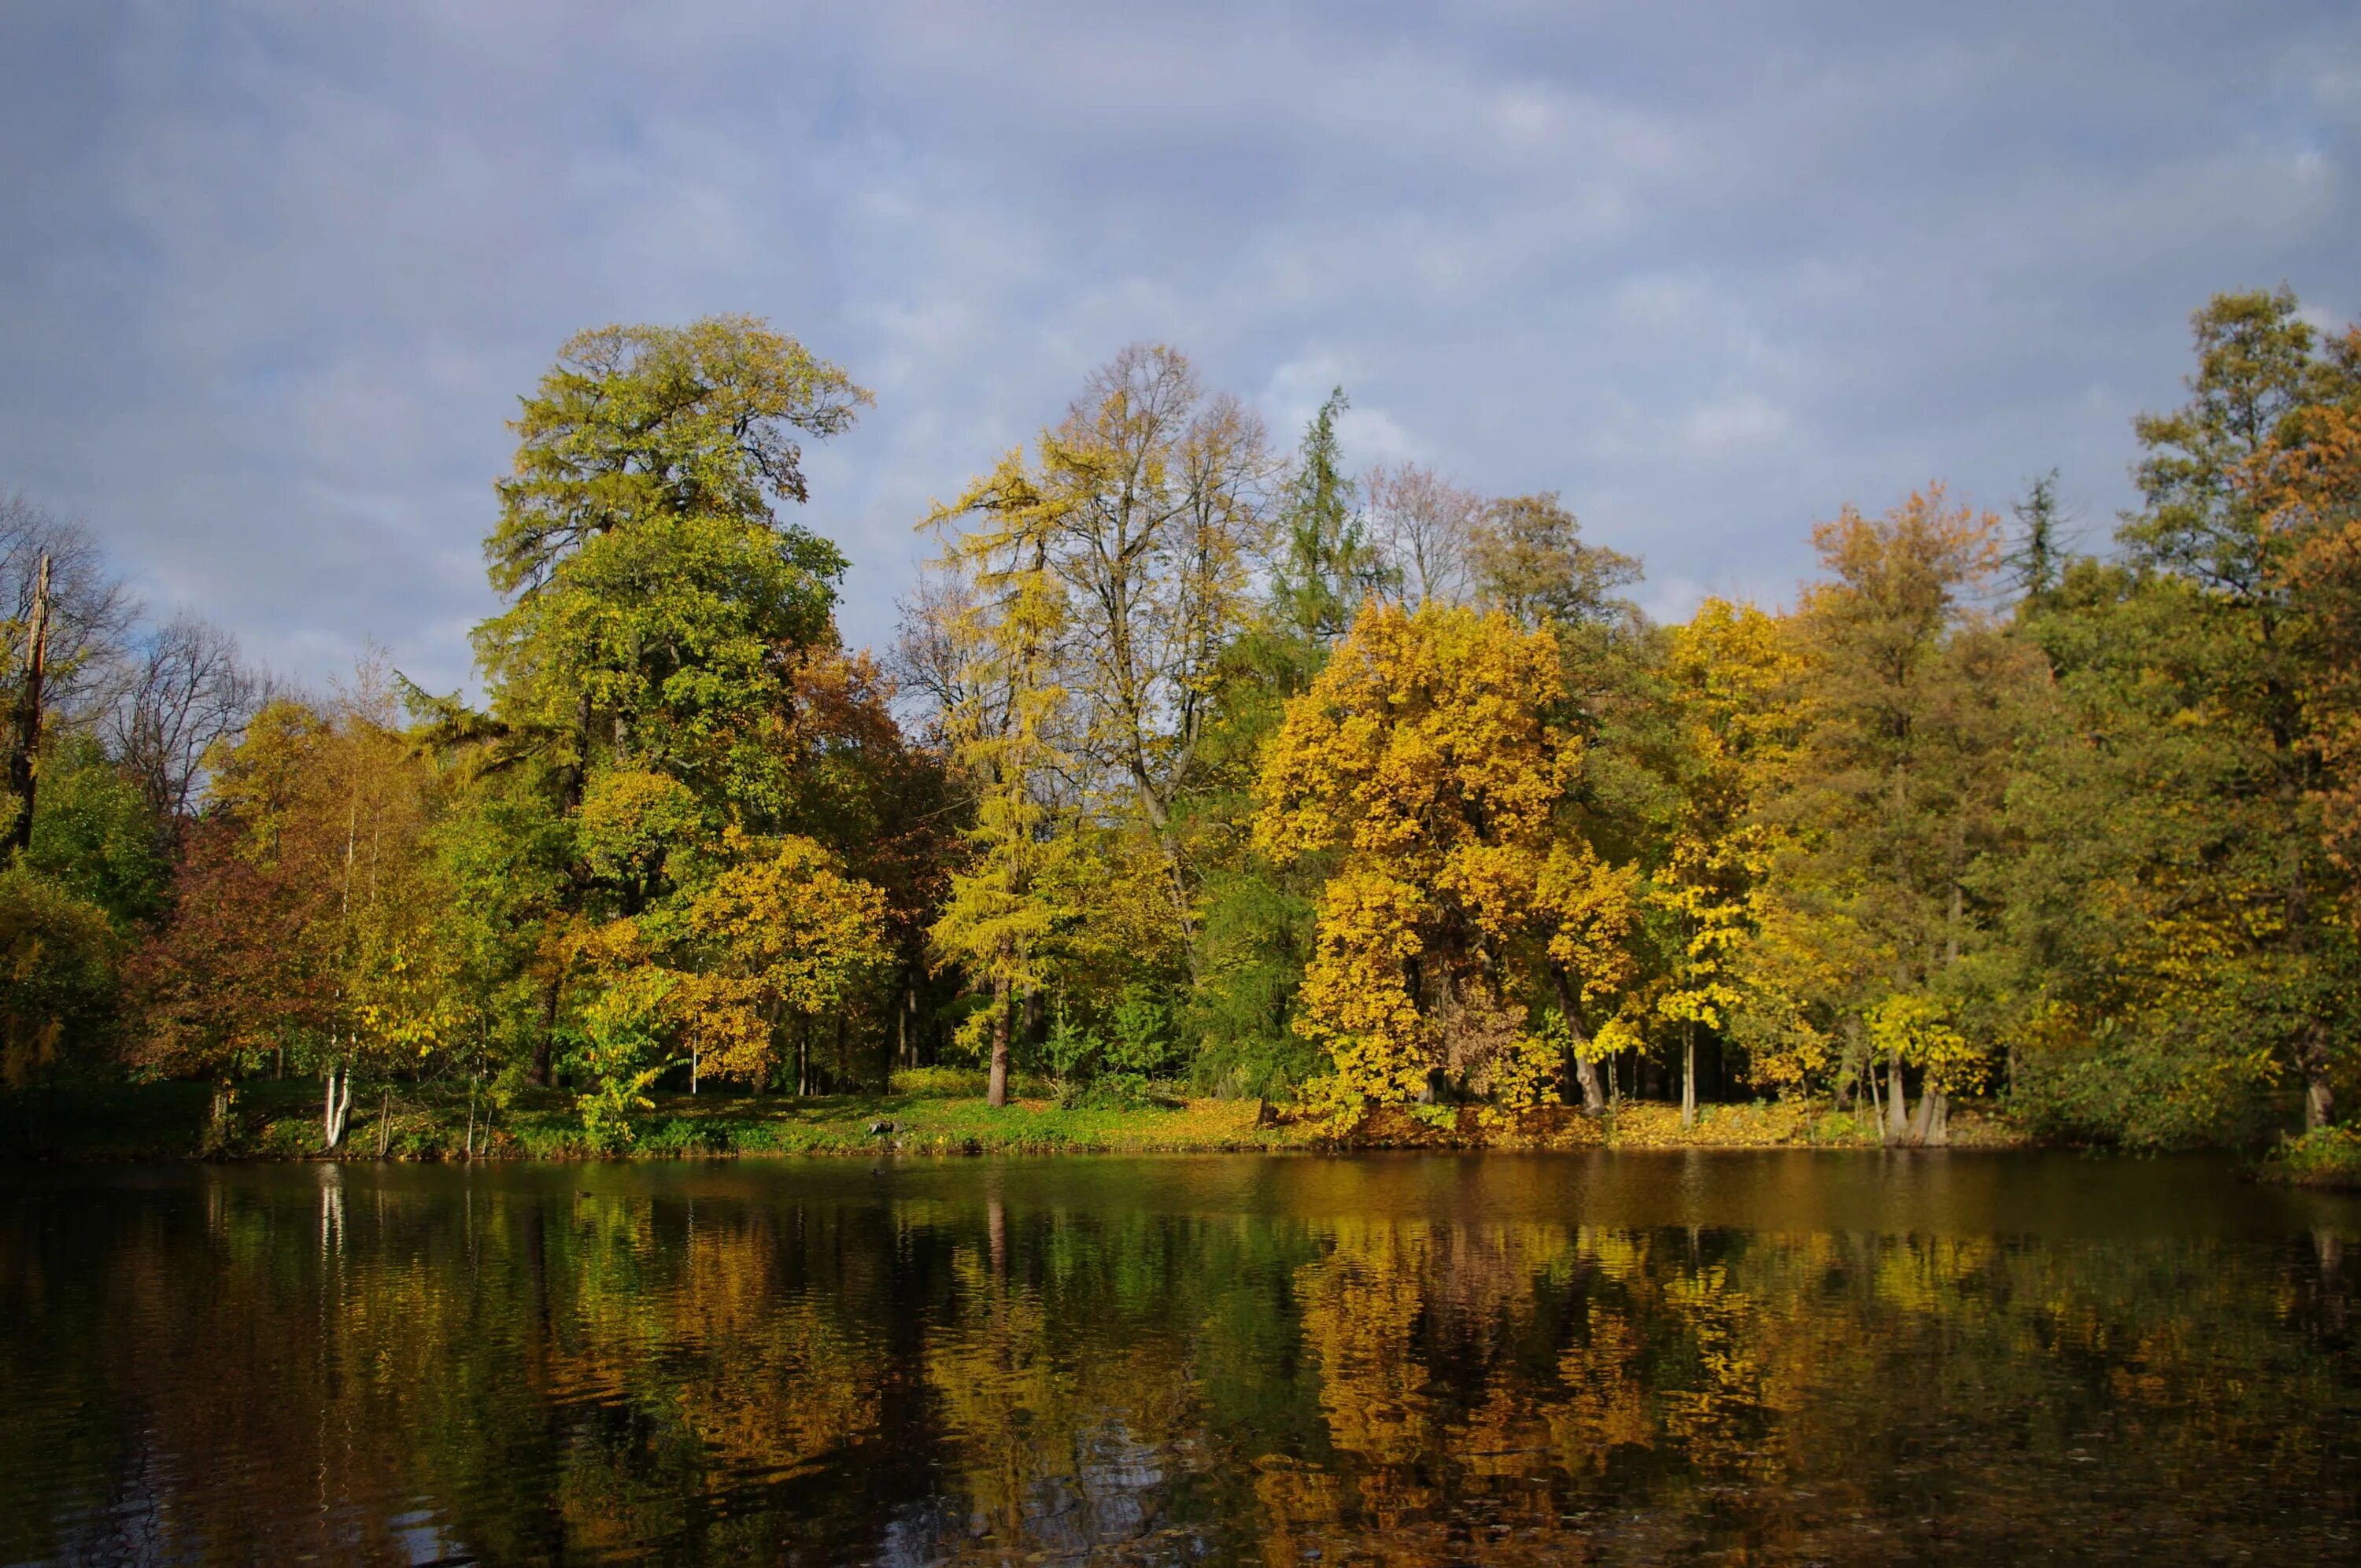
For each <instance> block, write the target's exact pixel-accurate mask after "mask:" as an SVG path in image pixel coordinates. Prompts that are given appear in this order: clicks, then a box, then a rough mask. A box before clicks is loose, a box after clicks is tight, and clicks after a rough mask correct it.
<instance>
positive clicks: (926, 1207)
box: [0, 1151, 2361, 1565]
mask: <svg viewBox="0 0 2361 1568" xmlns="http://www.w3.org/2000/svg"><path fill="white" fill-rule="evenodd" d="M0 1189H5V1198H6V1201H5V1210H0V1394H5V1401H0V1410H5V1426H0V1562H5V1563H17V1562H44V1561H46V1562H60V1563H114V1562H139V1563H150V1562H152V1563H250V1562H274V1563H277V1562H293V1561H302V1560H310V1561H326V1562H335V1563H413V1564H415V1563H470V1562H472V1563H609V1562H629V1561H658V1562H675V1563H893V1564H904V1563H907V1564H917V1563H1257V1564H1263V1563H1268V1564H1279V1563H1323V1564H1329V1565H1334V1564H1338V1563H1401V1564H1410V1563H1422V1564H1423V1563H1434V1564H1442V1563H1660V1562H1664V1561H1665V1560H1667V1559H1673V1558H1693V1559H1698V1560H1703V1561H1709V1562H1745V1563H1903V1562H1929V1561H1932V1562H1976V1563H1984V1564H1994V1563H2010V1562H2016V1561H2022V1560H2026V1559H2029V1558H2032V1557H2035V1556H2042V1555H2048V1556H2054V1557H2057V1558H2059V1559H2065V1560H2073V1561H2080V1562H2172V1563H2183V1562H2191V1561H2197V1562H2209V1561H2219V1562H2234V1561H2245V1560H2251V1561H2254V1562H2257V1563H2327V1562H2338V1561H2344V1562H2351V1561H2356V1559H2361V1545H2356V1528H2361V1419H2356V1418H2361V1352H2356V1344H2355V1339H2354V1328H2353V1295H2354V1288H2353V1287H2354V1277H2355V1274H2356V1263H2355V1262H2354V1261H2353V1259H2354V1258H2355V1257H2356V1255H2361V1201H2356V1200H2355V1199H2352V1198H2348V1197H2340V1196H2335V1195H2329V1194H2314V1193H2301V1192H2290V1191H2284V1190H2274V1189H2264V1188H2257V1187H2252V1186H2246V1185H2242V1184H2240V1183H2239V1182H2237V1181H2236V1180H2235V1179H2234V1178H2233V1174H2232V1171H2231V1168H2229V1167H2228V1166H2227V1165H2225V1164H2223V1163H2221V1162H2218V1161H2214V1160H2208V1159H2177V1158H2176V1159H2155V1160H2134V1159H2122V1158H2111V1159H2102V1158H2091V1157H2078V1156H2074V1155H2070V1154H2024V1153H2013V1154H1988V1155H1974V1154H1969V1153H1965V1152H1955V1153H1950V1154H1940V1153H1922V1154H1910V1155H1901V1154H1893V1155H1880V1154H1874V1153H1850V1154H1830V1153H1810V1152H1769V1151H1765V1152H1746V1153H1740V1152H1731V1153H1712V1154H1708V1153H1691V1154H1624V1155H1613V1154H1598V1155H1584V1156H1540V1155H1536V1156H1520V1155H1499V1154H1492V1155H1479V1156H1465V1157H1415V1156H1394V1157H1384V1156H1378V1157H1312V1156H1295V1157H1251V1156H1227V1157H1171V1158H1149V1159H1113V1158H1105V1159H1102V1158H1088V1157H1068V1158H1062V1159H1055V1160H1040V1161H1007V1162H1000V1161H982V1160H972V1161H908V1162H902V1163H888V1164H886V1165H884V1166H882V1167H878V1168H873V1167H872V1166H870V1165H869V1164H867V1163H865V1162H861V1161H847V1162H840V1163H838V1162H818V1161H815V1162H808V1163H793V1162H758V1161H752V1160H749V1161H741V1162H734V1163H719V1162H716V1163H695V1164H655V1163H648V1164H636V1165H630V1164H617V1165H594V1166H498V1167H477V1168H473V1169H469V1168H455V1167H434V1166H424V1167H416V1166H385V1167H368V1166H345V1167H333V1166H296V1165H282V1166H267V1165H258V1166H245V1167H191V1168H169V1169H165V1168H153V1169H137V1170H73V1169H38V1170H19V1171H16V1172H13V1173H7V1174H0Z"/></svg>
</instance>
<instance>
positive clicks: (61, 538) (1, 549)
mask: <svg viewBox="0 0 2361 1568" xmlns="http://www.w3.org/2000/svg"><path fill="white" fill-rule="evenodd" d="M134 613H135V610H134V606H133V604H132V601H131V598H130V596H129V594H128V592H127V591H126V589H125V587H123V584H122V582H121V580H120V579H118V578H117V577H115V575H114V574H113V573H112V572H111V571H109V570H108V568H107V565H106V562H105V558H104V555H103V554H101V552H100V550H99V548H98V545H97V543H96V542H95V541H94V540H93V539H92V538H91V536H90V532H89V531H88V530H87V529H84V528H83V527H82V526H81V525H80V524H79V523H72V522H66V521H60V519H58V518H55V517H52V516H51V515H50V514H49V513H48V512H46V511H44V510H41V509H40V508H39V507H38V506H35V505H34V504H33V503H32V502H31V501H30V500H28V499H26V498H25V497H23V496H21V495H16V494H0V697H5V712H6V714H7V716H8V726H7V729H8V734H7V776H6V779H5V790H6V792H7V793H6V795H5V799H0V821H5V831H6V842H7V844H8V847H9V849H10V850H11V851H12V852H13V853H16V854H21V853H23V852H24V850H26V849H27V847H28V846H29V845H30V843H31V841H32V833H33V826H34V795H35V789H36V783H35V780H36V774H37V772H38V764H39V760H40V754H41V744H42V738H43V735H44V732H45V728H46V726H47V724H48V722H49V717H50V716H51V715H52V714H64V715H68V716H76V715H78V714H79V713H80V712H81V711H82V709H83V708H84V707H86V706H87V705H88V704H89V703H90V702H91V701H92V700H93V697H94V696H95V695H96V694H97V692H98V691H99V689H100V686H101V685H102V682H103V680H104V676H105V674H107V672H108V669H109V667H110V665H111V663H112V661H113V659H114V656H115V652H116V650H117V647H118V644H119V642H120V640H121V638H122V636H123V634H124V632H125V630H126V629H127V628H128V627H129V625H130V623H131V620H132V617H133V615H134Z"/></svg>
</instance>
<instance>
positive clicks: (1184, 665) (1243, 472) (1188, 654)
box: [951, 345, 1270, 944]
mask: <svg viewBox="0 0 2361 1568" xmlns="http://www.w3.org/2000/svg"><path fill="white" fill-rule="evenodd" d="M1269 467H1270V463H1269V459H1268V455H1267V453H1266V443H1265V439H1264V435H1263V430H1262V424H1261V422H1260V421H1259V420H1257V419H1256V418H1255V417H1254V415H1253V414H1251V413H1250V412H1248V411H1246V409H1244V408H1243V407H1242V406H1241V405H1240V404H1239V403H1238V402H1237V401H1236V400H1235V399H1233V398H1229V397H1227V396H1211V395H1208V394H1207V393H1206V392H1205V390H1204V389H1203V388H1202V386H1201V385H1200V384H1199V383H1198V380H1197V378H1196V375H1195V373H1194V372H1193V371H1192V370H1191V368H1190V366H1189V362H1188V360H1187V359H1186V358H1185V357H1184V356H1181V355H1180V354H1178V353H1176V352H1175V351H1173V350H1171V349H1170V348H1166V347H1162V346H1160V345H1133V346H1132V347H1130V348H1126V350H1124V351H1123V353H1122V354H1120V355H1118V356H1116V357H1115V359H1114V361H1112V362H1111V363H1109V364H1108V365H1106V366H1104V367H1102V368H1101V369H1100V370H1098V371H1097V372H1096V373H1095V374H1093V376H1092V378H1091V379H1090V381H1089V383H1088V384H1087V385H1086V386H1085V388H1084V389H1083V391H1082V395H1081V396H1080V397H1079V398H1077V399H1076V400H1074V403H1073V406H1072V407H1071V409H1070V410H1069V411H1068V412H1067V416H1066V419H1065V421H1064V422H1063V423H1061V424H1060V426H1059V427H1058V428H1057V430H1055V431H1054V432H1049V433H1044V434H1043V436H1042V438H1041V441H1040V443H1039V447H1038V456H1037V457H1036V458H1035V459H1034V460H1032V461H1031V462H1030V463H1029V464H1028V463H1027V460H1026V458H1025V457H1024V456H1023V455H1021V454H1018V453H1011V454H1010V455H1008V457H1007V459H1006V460H1005V462H1004V464H1003V466H1002V471H1001V473H1000V474H999V475H996V476H995V477H994V479H993V480H991V481H987V482H986V485H985V486H984V487H983V488H975V489H972V490H971V491H970V493H969V494H968V495H967V496H964V497H962V498H961V500H960V501H959V502H956V503H954V505H953V507H952V509H951V510H952V511H953V512H954V513H973V512H976V511H978V510H981V509H984V508H988V507H989V506H991V505H992V504H993V502H992V498H993V497H994V496H997V495H1003V494H1014V493H1015V491H1013V490H1012V489H1011V488H1010V486H1011V485H1012V484H1014V483H1016V477H1017V476H1019V475H1020V474H1021V476H1022V485H1023V487H1024V489H1025V491H1026V493H1027V494H1029V495H1030V496H1032V497H1035V498H1037V499H1036V500H1035V501H1034V502H1033V503H1031V504H1032V505H1033V507H1034V515H1035V516H1036V517H1037V518H1038V521H1039V522H1040V525H1041V527H1042V531H1043V532H1042V534H1041V538H1040V541H1039V543H1040V545H1041V559H1042V563H1043V565H1044V566H1045V567H1046V569H1047V570H1049V572H1051V573H1052V574H1054V575H1055V576H1057V577H1058V579H1059V580H1060V583H1061V584H1062V586H1063V588H1064V595H1063V598H1062V600H1061V602H1062V605H1063V607H1064V615H1065V626H1064V634H1065V638H1066V646H1065V647H1062V648H1059V649H1057V650H1056V652H1058V653H1060V654H1061V655H1062V654H1065V653H1066V652H1069V651H1071V659H1069V660H1068V661H1067V662H1066V667H1065V668H1064V669H1063V670H1062V671H1061V675H1060V679H1061V681H1062V684H1063V685H1064V687H1065V689H1066V691H1067V693H1068V695H1069V699H1070V701H1071V703H1072V704H1073V707H1074V713H1073V725H1074V729H1073V732H1072V735H1071V741H1070V744H1069V746H1068V748H1067V750H1068V751H1069V753H1070V755H1071V759H1072V761H1073V762H1075V763H1076V764H1077V765H1079V766H1081V767H1082V768H1083V769H1084V770H1085V776H1084V779H1083V781H1082V782H1083V784H1084V786H1085V787H1086V788H1087V789H1088V790H1090V791H1092V792H1093V794H1099V795H1104V796H1106V797H1110V798H1109V804H1110V805H1111V806H1115V809H1116V810H1118V811H1123V812H1128V813H1131V814H1136V817H1137V821H1138V823H1139V825H1140V826H1141V827H1142V828H1144V829H1145V830H1146V831H1147V832H1148V834H1150V835H1151V836H1152V837H1153V838H1154V839H1155V840H1156V843H1157V846H1158V849H1159V850H1160V851H1161V853H1162V855H1163V857H1164V860H1165V862H1166V866H1167V870H1168V878H1169V883H1170V907H1171V912H1172V918H1173V920H1174V922H1175V924H1176V925H1177V926H1178V927H1179V929H1180V933H1181V939H1182V942H1183V943H1184V944H1185V943H1186V942H1187V941H1188V940H1189V938H1190V927H1191V917H1192V908H1193V902H1194V897H1195V889H1194V887H1193V885H1192V879H1191V874H1190V872H1189V868H1188V865H1187V861H1186V854H1185V850H1184V847H1183V844H1182V841H1181V834H1182V828H1181V823H1180V813H1181V810H1182V806H1183V803H1184V799H1185V797H1186V796H1187V795H1189V794H1190V793H1191V790H1192V789H1193V788H1194V787H1195V786H1196V784H1198V782H1199V779H1198V775H1199V748H1200V744H1201V742H1202V740H1203V737H1204V733H1205V726H1206V721H1207V718H1208V717H1209V715H1210V713H1211V711H1212V706H1213V691H1214V685H1215V682H1216V680H1217V678H1218V675H1219V673H1220V669H1221V663H1222V660H1223V658H1224V654H1225V653H1226V652H1227V651H1228V648H1229V645H1230V642H1231V640H1232V639H1233V638H1234V637H1235V635H1236V634H1237V631H1238V630H1239V628H1240V627H1241V626H1242V625H1243V624H1244V622H1245V620H1246V613H1247V609H1248V603H1247V591H1248V587H1249V585H1250V575H1251V571H1252V566H1253V563H1254V561H1255V559H1256V557H1257V554H1258V553H1259V552H1260V551H1261V549H1262V547H1263V543H1264V535H1265V533H1266V532H1267V529H1268V519H1267V517H1266V515H1265V511H1266V506H1265V499H1264V497H1263V494H1262V490H1263V487H1264V482H1265V480H1266V479H1267V477H1268V470H1269ZM1044 646H1045V648H1047V647H1048V645H1047V644H1045V645H1044Z"/></svg>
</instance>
